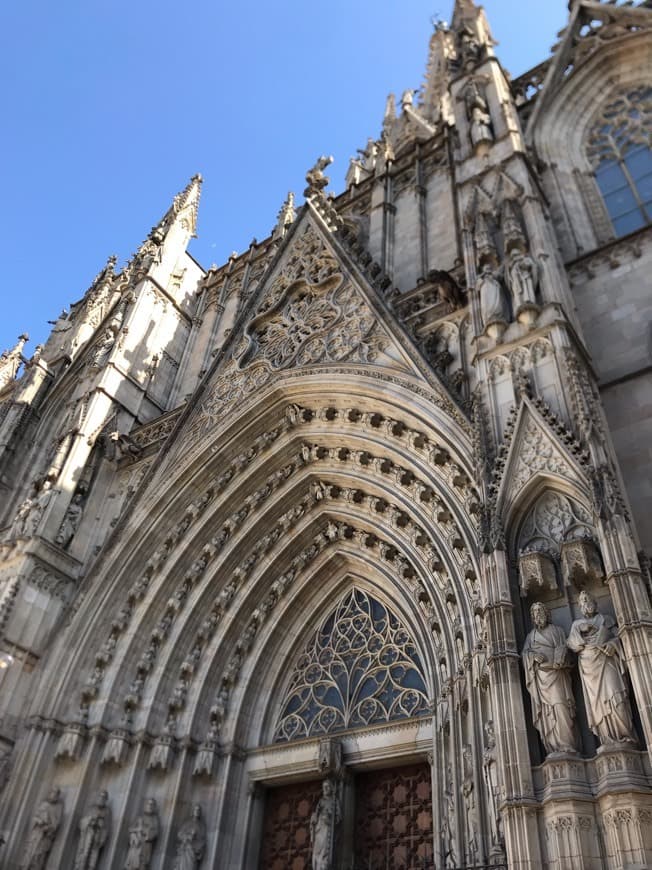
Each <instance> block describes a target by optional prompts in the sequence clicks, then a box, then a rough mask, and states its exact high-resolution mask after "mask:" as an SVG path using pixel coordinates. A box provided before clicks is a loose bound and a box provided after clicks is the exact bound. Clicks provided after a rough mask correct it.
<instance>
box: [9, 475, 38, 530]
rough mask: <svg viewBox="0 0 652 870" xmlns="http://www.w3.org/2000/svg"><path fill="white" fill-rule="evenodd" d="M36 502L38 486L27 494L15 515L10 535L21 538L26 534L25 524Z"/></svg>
mask: <svg viewBox="0 0 652 870" xmlns="http://www.w3.org/2000/svg"><path fill="white" fill-rule="evenodd" d="M35 504H36V487H33V488H32V491H31V492H30V494H29V495H28V496H27V498H26V499H25V501H23V502H22V503H21V505H20V507H19V508H18V510H17V511H16V516H15V517H14V521H13V523H12V525H11V532H10V537H12V538H20V537H22V536H23V535H24V534H25V525H26V523H27V519H28V517H29V515H30V513H31V512H32V508H33V507H34V505H35Z"/></svg>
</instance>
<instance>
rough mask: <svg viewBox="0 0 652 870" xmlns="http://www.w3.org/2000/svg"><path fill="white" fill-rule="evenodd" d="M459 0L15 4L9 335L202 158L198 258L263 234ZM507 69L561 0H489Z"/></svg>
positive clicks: (368, 123)
mask: <svg viewBox="0 0 652 870" xmlns="http://www.w3.org/2000/svg"><path fill="white" fill-rule="evenodd" d="M451 6H452V0H391V2H390V0H354V2H351V0H331V2H330V3H314V2H309V0H308V2H306V0H277V2H276V3H270V2H263V0H240V2H238V3H228V2H226V0H183V2H181V0H157V2H153V0H58V2H52V0H31V2H30V0H24V2H11V3H7V4H6V5H5V8H4V10H3V15H2V18H3V19H4V21H3V26H2V28H1V34H0V72H1V73H2V81H3V85H4V87H3V91H4V94H3V103H4V105H3V109H2V112H3V120H4V133H3V136H2V140H3V147H2V154H3V158H2V170H3V172H2V175H3V179H2V188H3V194H4V197H3V206H2V211H1V216H0V223H1V226H0V240H1V243H2V246H3V250H2V252H1V253H2V263H3V270H2V300H1V301H2V308H1V310H2V318H1V321H0V350H2V349H4V348H6V347H7V346H10V345H12V344H13V343H14V341H15V338H16V336H17V335H18V334H19V333H20V332H21V331H23V330H27V331H28V332H29V334H30V336H31V339H32V341H30V343H29V345H28V346H27V348H26V351H30V352H31V349H32V348H33V347H34V344H35V343H36V342H38V341H42V340H43V339H44V338H45V337H46V336H47V333H48V330H49V327H48V326H47V323H46V321H47V320H48V319H54V318H55V317H56V316H57V315H58V313H59V312H60V310H61V309H62V308H63V307H64V305H68V304H69V303H70V302H72V301H74V300H76V299H78V298H79V297H80V296H81V295H82V294H83V293H84V291H85V290H86V288H87V287H88V285H89V283H90V281H91V280H92V279H93V277H94V275H95V274H96V272H97V271H98V270H99V269H100V267H101V266H102V265H103V263H104V261H105V260H106V257H107V256H108V255H109V254H111V253H116V254H117V255H118V257H119V262H120V263H123V262H124V261H125V260H126V259H127V258H128V257H129V256H130V255H131V253H132V252H133V251H134V249H135V248H136V247H137V246H138V244H139V243H140V242H141V240H142V239H143V238H144V237H145V236H146V235H147V233H148V231H149V229H150V227H151V226H152V224H154V223H155V222H156V221H157V220H158V219H159V218H160V216H161V215H162V214H163V212H164V211H165V210H166V208H167V207H168V205H169V203H170V201H171V199H172V196H173V195H174V194H175V193H176V192H177V191H178V190H179V189H181V188H183V187H184V186H185V184H186V183H187V180H188V179H189V177H190V176H191V175H192V174H193V173H195V172H201V173H202V175H203V176H204V187H203V194H202V202H201V205H200V212H199V228H198V233H199V237H198V238H197V239H195V240H194V241H193V243H192V247H191V252H192V253H193V255H194V256H195V257H196V258H197V259H198V260H199V261H200V262H201V263H202V264H203V265H204V266H205V267H208V266H209V265H210V264H211V262H213V261H215V262H217V263H221V262H223V261H224V260H225V259H226V258H227V257H228V255H229V253H230V252H231V251H233V250H236V251H242V250H244V249H245V248H246V247H247V246H248V244H249V242H250V241H251V239H252V238H253V237H254V236H256V237H257V238H259V239H262V238H264V237H265V236H266V235H267V234H268V233H269V231H270V230H271V228H272V227H273V225H274V223H275V219H276V213H277V211H278V209H279V207H280V205H281V203H282V201H283V199H284V197H285V195H286V193H287V191H288V190H294V191H295V192H296V193H297V194H300V193H301V191H302V190H303V187H304V175H305V171H306V170H307V169H308V168H309V167H310V166H311V165H312V163H313V162H314V160H315V158H316V157H317V156H318V155H319V154H324V153H325V154H333V155H334V157H335V165H334V166H333V167H331V170H332V171H331V172H330V175H331V179H332V184H331V188H332V189H333V190H335V191H339V190H341V188H342V183H343V178H344V173H345V172H346V168H347V165H348V158H349V157H350V156H352V155H353V154H355V150H356V148H359V147H363V146H364V144H365V142H366V140H367V137H368V136H377V135H378V134H379V132H380V125H381V121H382V116H383V109H384V103H385V97H386V95H387V94H388V93H389V92H390V91H394V92H396V93H397V94H400V93H401V91H402V90H403V89H405V88H407V87H417V86H419V85H420V84H421V82H422V79H423V74H424V70H425V62H426V55H427V47H428V40H429V36H430V32H431V27H432V25H431V23H430V20H431V17H432V16H433V15H434V14H435V13H439V14H440V15H441V16H442V17H443V18H449V17H450V13H451V8H450V7H451ZM485 9H486V12H487V15H488V16H489V21H490V24H491V27H492V30H493V34H494V38H495V39H497V40H498V42H499V46H498V48H497V52H498V55H499V57H500V59H501V61H502V62H503V65H504V66H505V67H506V68H507V69H508V70H509V71H510V72H511V73H512V74H513V75H514V76H516V75H519V74H520V73H522V72H525V70H527V69H528V68H530V67H532V66H534V65H535V64H536V63H538V62H539V61H540V60H543V59H544V58H546V57H547V56H548V54H549V48H550V46H551V45H552V44H553V43H554V42H555V41H556V33H557V31H558V30H559V29H560V28H561V27H563V25H564V23H565V21H566V17H567V4H566V0H527V2H522V3H516V2H515V0H486V3H485Z"/></svg>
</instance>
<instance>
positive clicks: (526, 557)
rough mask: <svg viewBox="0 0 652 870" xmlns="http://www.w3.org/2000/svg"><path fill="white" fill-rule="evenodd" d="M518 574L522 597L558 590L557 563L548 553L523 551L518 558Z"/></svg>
mask: <svg viewBox="0 0 652 870" xmlns="http://www.w3.org/2000/svg"><path fill="white" fill-rule="evenodd" d="M518 573H519V580H520V587H521V595H522V596H523V597H525V596H526V595H529V594H530V592H533V591H534V592H536V591H541V590H544V589H551V590H556V589H557V572H556V571H555V563H554V562H553V560H552V559H551V557H550V556H549V555H548V554H547V553H542V552H541V551H540V550H530V551H523V552H522V553H521V554H520V556H519V558H518Z"/></svg>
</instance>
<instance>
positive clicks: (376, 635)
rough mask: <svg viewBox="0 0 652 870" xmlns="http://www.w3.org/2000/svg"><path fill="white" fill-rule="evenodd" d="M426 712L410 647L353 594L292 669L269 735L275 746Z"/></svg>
mask: <svg viewBox="0 0 652 870" xmlns="http://www.w3.org/2000/svg"><path fill="white" fill-rule="evenodd" d="M429 712H430V707H429V704H428V692H427V689H426V683H425V680H424V677H423V669H422V666H421V662H420V660H419V656H418V654H417V649H416V646H415V644H414V642H413V640H412V638H411V637H410V635H409V633H408V631H407V630H406V629H405V627H404V626H403V625H402V623H401V622H400V621H399V619H398V618H397V617H396V616H395V615H394V614H393V613H391V612H390V611H389V610H388V609H387V608H386V607H385V605H384V604H381V603H380V602H379V601H377V600H376V599H375V598H372V597H371V596H370V595H368V594H367V593H366V592H364V591H362V590H360V589H352V590H351V591H350V592H349V593H347V595H346V596H345V597H344V598H343V599H342V600H341V601H340V603H339V604H338V606H337V607H336V608H335V610H334V611H333V612H332V613H331V614H330V615H329V616H328V617H327V618H326V619H325V620H324V621H323V623H322V624H321V626H320V627H319V629H318V630H317V631H316V632H315V634H314V635H313V636H312V637H311V638H310V640H309V642H308V644H307V646H306V648H305V650H304V652H303V653H302V654H301V656H300V657H299V660H298V662H297V663H296V666H295V669H294V674H293V676H292V680H291V682H290V686H289V688H288V691H287V693H286V696H285V700H284V702H283V706H282V708H281V714H280V716H279V720H278V724H277V727H276V731H275V738H274V739H275V740H276V741H277V742H282V741H286V740H295V739H298V738H301V737H314V736H316V735H319V734H327V733H331V732H333V731H342V730H344V729H347V728H359V727H361V726H365V725H371V724H375V723H380V722H390V721H392V720H395V719H407V718H409V717H411V716H423V715H426V714H427V713H429Z"/></svg>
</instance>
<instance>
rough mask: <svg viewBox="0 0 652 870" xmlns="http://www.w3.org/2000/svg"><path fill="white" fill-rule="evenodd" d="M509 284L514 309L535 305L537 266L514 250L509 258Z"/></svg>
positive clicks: (523, 254)
mask: <svg viewBox="0 0 652 870" xmlns="http://www.w3.org/2000/svg"><path fill="white" fill-rule="evenodd" d="M508 272H509V284H510V287H511V290H512V295H513V297H514V309H515V310H516V311H518V309H519V308H522V307H523V306H524V305H536V304H537V298H536V289H537V285H538V283H539V266H538V265H537V263H536V262H535V261H534V260H533V259H532V257H530V255H529V254H525V253H523V251H519V250H515V251H513V252H512V254H511V255H510V258H509V269H508Z"/></svg>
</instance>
